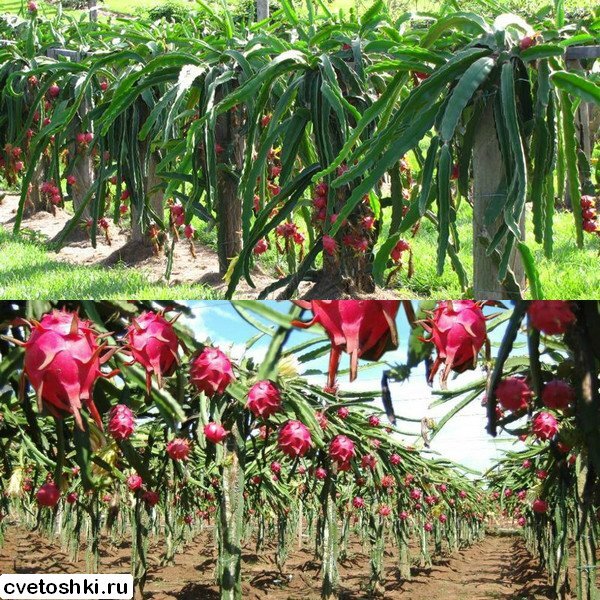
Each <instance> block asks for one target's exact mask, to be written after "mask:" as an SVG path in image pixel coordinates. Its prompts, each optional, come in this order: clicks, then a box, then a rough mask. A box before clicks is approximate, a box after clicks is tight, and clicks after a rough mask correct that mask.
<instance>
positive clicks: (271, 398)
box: [246, 381, 281, 419]
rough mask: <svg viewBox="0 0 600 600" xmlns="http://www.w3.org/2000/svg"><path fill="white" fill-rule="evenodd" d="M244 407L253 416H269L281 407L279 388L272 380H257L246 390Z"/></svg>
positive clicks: (264, 417) (265, 417)
mask: <svg viewBox="0 0 600 600" xmlns="http://www.w3.org/2000/svg"><path fill="white" fill-rule="evenodd" d="M246 408H248V410H249V411H250V412H251V413H252V414H253V415H254V416H255V417H260V418H262V419H267V418H269V417H270V416H271V415H272V414H275V413H276V412H277V411H278V410H279V409H280V408H281V394H280V392H279V388H278V387H277V386H276V385H275V384H274V383H273V382H272V381H259V382H257V383H255V384H254V385H253V386H252V387H251V388H250V390H249V391H248V400H247V402H246Z"/></svg>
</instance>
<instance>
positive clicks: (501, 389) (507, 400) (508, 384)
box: [496, 377, 533, 412]
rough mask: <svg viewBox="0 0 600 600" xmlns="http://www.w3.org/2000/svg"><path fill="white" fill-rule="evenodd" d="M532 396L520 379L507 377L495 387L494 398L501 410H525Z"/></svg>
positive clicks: (525, 383)
mask: <svg viewBox="0 0 600 600" xmlns="http://www.w3.org/2000/svg"><path fill="white" fill-rule="evenodd" d="M532 396H533V392H532V391H531V390H530V389H529V386H528V385H527V382H526V381H525V380H524V379H523V378H522V377H507V378H506V379H503V380H502V381H501V382H500V383H499V384H498V385H497V386H496V398H497V399H498V402H499V403H500V404H501V406H502V407H503V408H505V409H506V410H512V411H513V412H517V411H519V410H523V409H525V408H527V403H528V402H529V400H530V399H531V397H532Z"/></svg>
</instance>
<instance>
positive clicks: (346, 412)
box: [337, 406, 350, 420]
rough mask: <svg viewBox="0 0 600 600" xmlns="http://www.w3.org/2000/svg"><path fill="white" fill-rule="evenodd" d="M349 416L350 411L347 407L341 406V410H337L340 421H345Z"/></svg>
mask: <svg viewBox="0 0 600 600" xmlns="http://www.w3.org/2000/svg"><path fill="white" fill-rule="evenodd" d="M349 415H350V410H349V409H348V407H347V406H340V408H338V409H337V416H338V417H339V418H340V419H342V420H345V419H347V418H348V416H349Z"/></svg>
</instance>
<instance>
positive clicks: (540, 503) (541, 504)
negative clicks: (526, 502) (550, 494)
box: [531, 498, 549, 514]
mask: <svg viewBox="0 0 600 600" xmlns="http://www.w3.org/2000/svg"><path fill="white" fill-rule="evenodd" d="M531 508H532V509H533V512H535V513H538V514H544V513H547V512H548V508H549V507H548V503H547V502H546V501H545V500H542V499H541V498H536V499H535V500H534V501H533V504H532V505H531Z"/></svg>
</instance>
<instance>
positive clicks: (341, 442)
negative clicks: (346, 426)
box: [329, 435, 354, 465]
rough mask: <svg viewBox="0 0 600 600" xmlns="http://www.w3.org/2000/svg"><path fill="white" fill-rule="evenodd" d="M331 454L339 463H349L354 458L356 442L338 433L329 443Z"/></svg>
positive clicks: (332, 458)
mask: <svg viewBox="0 0 600 600" xmlns="http://www.w3.org/2000/svg"><path fill="white" fill-rule="evenodd" d="M329 456H330V457H331V460H333V461H334V462H336V463H337V464H338V465H347V464H348V463H349V462H350V461H351V460H352V459H353V458H354V442H353V441H352V440H351V439H350V438H349V437H347V436H345V435H336V436H335V437H334V438H333V440H331V443H330V444H329Z"/></svg>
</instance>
